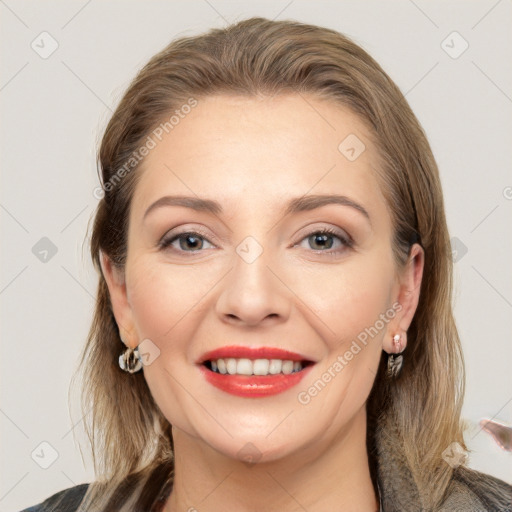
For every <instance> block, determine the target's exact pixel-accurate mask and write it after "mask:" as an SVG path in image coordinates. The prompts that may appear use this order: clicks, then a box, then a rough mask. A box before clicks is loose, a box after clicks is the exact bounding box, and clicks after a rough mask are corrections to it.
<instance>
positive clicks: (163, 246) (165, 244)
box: [158, 228, 354, 256]
mask: <svg viewBox="0 0 512 512" xmlns="http://www.w3.org/2000/svg"><path fill="white" fill-rule="evenodd" d="M312 235H330V236H332V237H334V238H338V240H340V242H341V243H342V244H343V246H344V247H342V248H338V249H330V250H325V251H324V250H320V249H311V250H312V251H313V252H314V253H316V254H320V253H321V254H327V255H330V256H336V255H337V254H338V253H339V252H341V251H345V250H347V249H350V248H352V247H353V245H354V241H353V240H352V238H351V237H350V236H348V235H347V236H346V237H345V236H343V235H341V234H340V233H338V232H337V231H336V230H335V229H333V228H323V229H317V230H314V231H311V232H310V233H308V234H307V235H306V236H305V237H303V238H302V239H301V240H300V241H299V243H300V242H302V241H303V240H305V239H307V238H309V237H310V236H312ZM185 236H192V237H194V238H199V239H203V240H206V241H207V242H208V243H210V244H211V243H212V242H210V241H209V240H208V238H207V236H206V233H203V232H201V230H198V231H183V232H182V233H177V234H175V235H173V236H172V238H169V239H165V238H163V239H162V240H161V241H160V243H159V244H158V246H159V248H160V250H168V249H169V248H170V246H171V244H172V243H173V242H175V241H176V240H179V239H180V238H183V237H185ZM212 245H213V244H212ZM295 245H298V244H295ZM295 245H294V247H295ZM173 250H174V251H176V252H182V253H187V252H190V253H197V252H201V250H200V249H199V250H195V251H181V250H179V249H173Z"/></svg>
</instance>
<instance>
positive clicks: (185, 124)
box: [132, 94, 384, 216]
mask: <svg viewBox="0 0 512 512" xmlns="http://www.w3.org/2000/svg"><path fill="white" fill-rule="evenodd" d="M153 138H154V140H155V143H156V144H155V147H154V148H153V149H151V151H150V152H149V154H148V155H147V156H146V158H145V160H144V162H143V163H142V165H141V168H140V169H139V170H138V172H141V179H140V181H139V183H138V185H137V189H136V191H135V195H134V198H133V205H132V206H133V210H134V212H135V214H136V215H139V216H140V215H142V214H143V210H144V209H145V208H147V207H148V206H149V204H151V202H153V201H155V200H157V199H158V198H159V197H160V196H162V195H165V194H175V195H177V194H186V195H197V196H199V197H205V198H206V197H208V198H214V199H217V200H218V201H221V202H222V203H223V204H224V205H225V210H226V211H228V212H229V211H230V210H231V211H235V210H237V211H240V208H241V207H243V206H244V205H245V206H247V207H254V208H258V209H260V208H261V207H262V206H264V207H267V206H268V207H269V208H274V207H275V206H279V205H281V206H282V198H285V197H292V196H294V197H295V196H300V195H304V194H308V193H314V194H322V193H323V194H327V193H329V194H333V193H342V194H344V195H348V196H352V197H353V198H354V199H360V200H361V201H364V198H366V202H368V203H370V204H368V209H370V210H371V209H372V208H373V209H374V210H377V209H378V208H377V206H378V205H376V203H377V202H380V203H382V202H383V201H384V199H383V197H382V195H381V193H380V189H379V186H378V184H377V181H376V176H375V172H374V171H373V167H374V166H375V165H377V161H378V155H377V153H376V149H375V147H374V145H373V143H372V141H371V136H370V133H369V131H368V130H367V129H366V127H365V125H364V123H363V121H362V120H361V119H360V118H359V117H358V116H357V115H356V114H354V113H353V112H352V111H351V110H350V109H348V108H346V107H343V106H340V105H338V104H336V103H334V102H333V101H330V100H324V99H320V98H319V97H316V96H312V95H303V94H301V95H299V94H288V95H280V96H275V97H244V96H230V95H214V96H208V97H205V98H200V99H198V104H197V106H196V107H195V108H193V109H191V111H190V113H188V114H186V115H183V116H182V117H181V118H180V120H179V123H177V124H175V125H173V127H172V128H170V129H169V127H168V133H165V131H164V134H163V136H161V140H158V139H157V138H155V137H153ZM242 200H243V203H241V202H240V201H242ZM278 203H280V204H278ZM381 206H382V204H381ZM375 213H376V214H377V213H378V212H375Z"/></svg>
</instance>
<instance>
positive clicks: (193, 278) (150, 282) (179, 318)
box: [127, 257, 213, 341]
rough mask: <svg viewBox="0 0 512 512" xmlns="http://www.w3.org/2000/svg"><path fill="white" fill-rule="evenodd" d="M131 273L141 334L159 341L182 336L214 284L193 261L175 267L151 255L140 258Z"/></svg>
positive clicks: (132, 296)
mask: <svg viewBox="0 0 512 512" xmlns="http://www.w3.org/2000/svg"><path fill="white" fill-rule="evenodd" d="M200 276H201V278H200ZM127 277H128V279H127V281H128V283H129V286H128V300H129V302H130V305H131V308H132V311H133V315H134V321H135V324H136V328H137V332H138V334H139V337H140V338H141V339H143V338H150V339H153V338H155V340H156V341H159V340H163V339H166V340H169V338H170V337H172V338H178V339H181V337H179V335H178V333H179V331H182V330H183V328H184V327H185V326H190V325H191V322H192V321H193V319H194V317H195V314H196V313H197V312H198V311H200V310H201V301H203V300H204V299H205V297H206V295H207V293H208V291H209V290H210V289H211V287H212V286H213V285H212V284H211V283H210V280H209V279H205V278H204V277H205V276H204V275H203V274H201V273H200V272H197V269H195V268H194V266H193V265H190V266H188V267H186V266H182V267H180V268H179V269H175V268H173V267H172V266H171V265H165V264H162V263H158V262H155V259H154V258H150V257H147V258H145V257H141V258H139V259H138V260H137V261H136V263H134V264H133V265H132V266H131V268H129V269H128V276H127Z"/></svg>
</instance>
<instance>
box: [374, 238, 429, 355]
mask: <svg viewBox="0 0 512 512" xmlns="http://www.w3.org/2000/svg"><path fill="white" fill-rule="evenodd" d="M424 265H425V252H424V251H423V248H422V247H421V245H419V244H414V245H413V246H412V247H411V249H410V251H409V257H408V259H407V262H406V264H405V266H404V268H403V269H402V271H401V272H400V275H399V278H398V283H399V285H398V296H397V299H396V300H397V301H398V303H399V304H400V305H401V307H402V308H401V309H400V311H399V313H398V314H397V315H396V317H395V318H394V320H393V321H392V322H390V325H389V330H390V331H391V332H390V334H391V336H388V338H389V339H386V340H384V348H385V350H386V352H388V353H390V354H391V353H395V352H397V350H396V349H395V347H394V346H393V342H392V340H393V336H394V335H395V334H399V335H400V342H401V347H400V350H398V351H399V352H401V351H402V350H403V349H404V348H405V346H406V345H407V329H409V326H410V325H411V322H412V319H413V318H414V313H416V308H417V307H418V302H419V299H420V289H421V281H422V278H423V268H424Z"/></svg>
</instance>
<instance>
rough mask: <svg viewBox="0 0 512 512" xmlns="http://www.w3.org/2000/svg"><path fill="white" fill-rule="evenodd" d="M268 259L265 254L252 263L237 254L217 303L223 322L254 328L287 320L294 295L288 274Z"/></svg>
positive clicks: (223, 282) (223, 281) (224, 280)
mask: <svg viewBox="0 0 512 512" xmlns="http://www.w3.org/2000/svg"><path fill="white" fill-rule="evenodd" d="M268 260H269V258H267V253H266V252H265V251H264V252H263V253H262V254H260V255H259V256H258V257H257V258H256V259H255V260H254V261H252V262H250V261H246V260H245V259H244V258H242V257H240V256H239V255H238V254H237V253H235V254H234V262H233V268H232V269H231V271H230V272H228V274H227V275H226V277H225V279H223V280H222V286H223V288H222V291H221V293H220V295H219V297H218V300H217V304H216V309H217V314H218V316H219V318H220V319H221V320H222V321H223V322H225V323H230V324H233V325H237V326H247V327H254V326H257V325H260V324H265V325H270V324H277V323H282V322H285V321H286V319H287V318H288V316H289V314H290V310H291V306H292V301H291V296H292V295H293V293H292V292H291V291H290V289H289V288H288V287H287V286H286V281H287V279H286V276H285V275H282V274H284V272H280V271H279V270H278V267H277V266H276V265H269V263H271V262H270V261H268ZM273 267H276V268H273Z"/></svg>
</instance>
